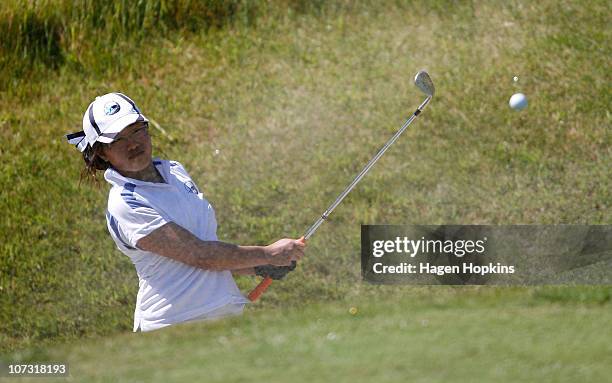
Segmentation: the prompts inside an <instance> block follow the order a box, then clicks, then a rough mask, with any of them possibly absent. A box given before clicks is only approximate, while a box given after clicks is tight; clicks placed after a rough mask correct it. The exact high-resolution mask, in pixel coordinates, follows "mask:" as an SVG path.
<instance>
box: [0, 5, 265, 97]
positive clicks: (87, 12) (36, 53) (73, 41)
mask: <svg viewBox="0 0 612 383" xmlns="http://www.w3.org/2000/svg"><path fill="white" fill-rule="evenodd" d="M256 4H257V3H255V2H250V1H244V0H227V1H223V0H204V1H192V0H178V1H169V0H150V1H147V0H138V1H127V0H122V1H96V0H76V1H72V0H38V1H32V0H7V1H3V2H2V5H0V36H2V38H1V39H0V90H1V89H6V87H7V86H10V81H11V80H15V79H21V78H24V77H25V76H28V75H30V74H32V72H33V71H35V70H37V69H38V70H43V69H45V68H47V69H48V68H51V69H57V68H58V67H60V66H62V65H70V66H73V67H79V66H88V67H93V68H94V69H96V70H98V71H105V70H107V69H108V61H109V60H112V57H113V50H114V49H116V48H117V46H118V45H122V44H127V45H129V46H130V47H131V48H132V49H133V48H135V47H137V46H138V45H139V44H140V43H141V42H142V41H143V40H146V39H150V38H154V37H159V36H164V35H166V34H167V33H168V32H170V31H174V30H181V31H186V32H194V31H198V30H202V29H209V28H219V27H222V26H224V25H226V24H228V23H232V22H234V21H235V20H237V19H240V21H241V22H244V23H246V24H248V23H249V22H250V21H251V20H252V18H253V17H254V12H255V10H256V9H257V5H256Z"/></svg>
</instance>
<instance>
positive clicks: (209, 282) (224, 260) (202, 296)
mask: <svg viewBox="0 0 612 383" xmlns="http://www.w3.org/2000/svg"><path fill="white" fill-rule="evenodd" d="M67 139H68V142H70V143H71V144H73V145H75V146H76V147H77V149H79V151H81V152H82V153H83V158H84V160H85V170H84V174H86V175H87V176H95V174H96V172H97V171H101V170H104V178H105V179H106V181H108V182H109V183H110V184H111V185H112V187H111V189H110V192H109V196H108V208H107V212H106V221H107V226H108V230H109V232H110V235H111V237H112V238H113V240H114V241H115V243H116V245H117V247H118V248H119V250H121V252H122V253H124V254H125V255H127V256H128V257H130V259H131V261H132V263H134V266H135V267H136V272H137V274H138V278H139V290H138V295H137V297H136V309H135V312H134V331H138V330H140V331H151V330H156V329H159V328H162V327H166V326H170V325H173V324H176V323H181V322H186V321H193V320H206V319H213V318H219V317H223V316H228V315H236V314H240V313H242V310H243V309H244V306H245V304H246V303H248V302H249V300H248V299H246V298H245V297H244V296H243V295H242V294H241V293H240V291H239V290H238V288H237V286H236V283H235V282H234V279H233V277H232V273H233V274H253V275H254V274H256V275H261V276H265V277H271V278H273V279H281V278H283V277H284V276H285V275H286V274H287V273H288V272H290V271H291V270H293V269H294V268H295V264H296V261H298V260H300V259H301V258H302V256H303V255H304V242H303V241H299V240H293V239H288V238H285V239H281V240H279V241H277V242H275V243H273V244H271V245H268V246H237V245H233V244H229V243H224V242H220V241H219V240H218V239H217V235H216V230H217V222H216V219H215V212H214V210H213V208H212V206H211V205H210V203H209V202H208V201H207V200H206V198H204V195H203V194H202V193H201V192H200V190H199V189H198V187H197V186H196V183H195V182H194V181H193V180H192V179H191V178H190V176H189V174H188V173H187V171H186V170H185V169H184V167H183V166H182V165H181V164H180V163H178V162H176V161H168V160H162V159H158V158H152V157H151V153H152V144H151V137H150V136H149V134H148V119H147V118H146V117H145V116H144V115H143V114H142V113H141V112H140V110H139V109H138V107H137V106H136V104H135V103H134V102H133V101H132V100H131V99H130V98H129V97H127V96H126V95H124V94H122V93H109V94H105V95H103V96H100V97H97V98H96V99H95V100H94V101H93V102H92V103H91V104H90V105H89V107H88V108H87V110H86V112H85V115H84V116H83V131H81V132H77V133H72V134H69V135H67Z"/></svg>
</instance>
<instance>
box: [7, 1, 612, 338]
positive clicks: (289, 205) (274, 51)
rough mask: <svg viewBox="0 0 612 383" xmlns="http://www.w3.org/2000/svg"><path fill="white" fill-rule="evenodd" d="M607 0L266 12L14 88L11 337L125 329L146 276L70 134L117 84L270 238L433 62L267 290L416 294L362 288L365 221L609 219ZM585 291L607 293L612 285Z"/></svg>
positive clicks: (569, 292) (349, 164) (272, 301)
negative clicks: (399, 134) (330, 211)
mask: <svg viewBox="0 0 612 383" xmlns="http://www.w3.org/2000/svg"><path fill="white" fill-rule="evenodd" d="M605 15H606V12H605V2H590V3H588V4H585V3H573V4H566V5H563V6H558V5H556V3H555V2H544V3H543V4H541V5H522V6H512V7H501V6H482V5H479V6H470V5H447V4H445V3H443V2H440V3H436V4H433V5H431V6H430V8H427V9H423V8H415V7H410V6H405V7H400V6H395V5H393V6H391V5H390V6H388V7H380V8H374V7H369V6H366V5H363V6H356V7H354V8H353V9H350V10H348V11H345V12H338V13H331V14H328V15H327V16H312V15H309V14H303V15H299V14H298V15H293V16H287V17H280V18H278V17H268V18H262V19H261V21H260V24H259V26H258V28H256V29H253V28H250V29H244V28H241V27H240V26H239V25H238V26H236V27H233V28H230V29H228V30H221V31H214V30H213V31H211V32H210V33H209V34H207V35H202V36H193V35H192V36H190V37H188V38H183V37H179V35H172V36H170V37H168V39H167V40H159V39H157V40H155V41H152V42H151V43H150V45H148V46H146V45H145V46H146V49H142V50H138V51H134V50H132V49H129V48H130V47H129V46H127V47H123V46H118V47H116V49H117V50H118V52H119V53H118V54H117V56H116V57H121V58H122V60H124V61H123V62H121V61H120V62H118V63H116V64H117V67H116V69H113V70H112V71H110V72H109V73H108V74H107V75H104V76H103V75H100V74H99V73H98V74H95V75H94V73H96V72H95V71H94V70H91V71H89V70H88V69H87V68H81V70H78V71H77V70H73V69H65V70H63V69H61V68H60V70H59V71H58V72H57V73H56V74H54V75H52V77H51V78H49V79H48V80H46V81H43V82H37V81H34V82H33V83H32V84H31V85H29V86H28V88H27V89H21V90H20V94H21V95H22V97H21V98H15V97H12V98H11V97H8V96H6V95H3V96H2V98H1V99H0V103H1V105H2V108H1V110H2V112H0V113H1V114H0V126H1V127H2V129H1V130H0V135H1V137H2V142H3V145H2V148H0V150H1V153H2V158H3V161H2V163H1V164H0V167H1V172H0V181H1V182H2V183H3V184H4V185H9V187H8V188H6V189H5V188H3V190H2V192H1V193H2V194H1V196H2V199H0V201H1V203H2V212H3V214H6V216H7V218H8V219H7V220H5V221H3V222H2V223H0V239H2V241H1V242H2V245H1V246H2V258H1V259H0V273H1V275H2V280H1V281H0V288H1V291H2V294H1V295H0V300H1V301H0V303H1V305H0V307H2V310H1V311H0V329H1V331H0V342H1V345H2V348H3V349H13V348H16V347H25V346H28V345H34V344H41V342H48V341H49V340H51V341H53V340H55V339H71V338H74V337H78V336H91V335H96V334H108V333H111V332H115V331H118V330H128V329H129V328H130V327H131V325H130V323H131V312H132V307H133V306H132V305H133V300H134V296H135V292H136V288H137V281H136V276H135V273H134V271H133V267H132V266H131V265H130V263H129V261H128V260H127V259H125V258H124V257H122V256H121V255H120V254H119V253H118V251H117V250H116V249H115V248H114V245H113V244H112V242H111V241H110V239H109V238H108V235H107V233H106V228H105V225H104V224H103V223H104V218H103V212H104V206H105V199H106V195H105V194H106V187H105V186H104V185H103V187H102V188H100V189H99V190H97V189H95V188H90V187H87V186H82V187H81V188H79V187H78V185H77V181H76V180H77V178H78V172H79V170H80V166H81V162H80V161H79V159H78V158H77V157H78V156H77V153H76V152H75V151H74V150H72V149H71V148H69V147H68V146H67V145H66V144H65V143H64V142H63V139H62V134H64V133H66V132H69V131H76V130H78V129H80V120H81V117H82V111H83V108H84V107H85V106H86V105H87V103H88V102H89V101H90V100H91V98H92V97H93V96H94V95H96V94H101V93H105V92H108V91H114V90H121V91H124V92H126V93H128V94H130V95H131V96H132V97H133V98H134V99H135V100H137V102H138V104H139V105H140V106H141V108H142V109H143V110H144V111H145V113H146V114H147V115H148V116H149V117H151V118H153V119H155V120H156V121H158V122H159V123H160V124H162V126H164V128H165V129H166V130H167V131H168V132H169V133H170V134H171V135H172V136H173V137H174V138H175V141H174V142H171V141H170V140H169V138H168V137H166V136H165V135H162V134H161V133H158V134H157V136H156V137H155V144H156V145H157V147H158V150H159V153H160V154H161V155H162V156H164V157H170V158H174V159H177V160H179V161H181V162H183V163H184V164H185V165H186V167H187V169H189V170H190V172H191V174H192V176H193V177H194V178H195V179H196V181H198V183H199V186H200V188H201V189H203V190H204V191H205V194H206V195H207V196H208V198H209V200H210V201H211V202H212V203H213V205H214V206H215V208H216V209H217V215H218V220H219V222H220V229H219V234H220V237H221V238H223V239H225V240H227V241H231V242H236V243H266V242H269V241H272V240H274V239H276V238H278V237H280V236H282V235H294V236H298V235H300V233H301V232H302V231H303V230H305V228H306V227H307V226H308V225H309V224H310V223H311V221H312V220H313V219H314V218H315V217H316V216H317V214H320V212H321V210H322V209H323V208H325V207H326V206H327V204H328V203H329V202H330V201H331V200H333V198H334V197H335V195H336V194H337V193H338V192H339V191H340V190H342V188H343V187H344V186H345V185H346V183H347V182H348V181H350V179H351V178H352V176H353V175H354V174H355V173H356V172H357V171H358V170H359V169H360V168H361V166H363V164H364V163H365V162H366V161H367V159H368V158H369V157H370V156H371V155H372V153H374V152H375V151H376V150H377V149H378V148H379V147H380V146H381V145H382V143H383V142H384V141H385V140H386V139H387V137H388V136H390V135H391V134H392V133H393V132H394V131H395V129H397V128H398V127H399V126H400V125H401V123H402V122H403V120H404V119H405V118H406V117H407V116H408V115H409V113H411V111H412V110H413V108H414V107H415V106H416V105H417V104H418V102H419V101H420V99H421V95H420V94H419V93H418V92H417V91H416V90H415V89H414V87H413V86H412V85H411V83H410V82H411V80H410V79H411V76H412V75H413V73H414V72H415V71H416V70H417V69H420V68H422V67H425V68H428V69H429V71H430V73H431V74H432V76H433V78H434V81H435V82H436V85H437V87H438V94H437V96H436V99H435V100H434V102H433V103H432V104H431V106H430V107H429V109H428V110H427V112H426V115H425V118H423V119H422V120H420V121H418V122H417V123H416V124H415V125H414V126H413V128H412V129H411V131H410V132H408V133H407V134H406V135H405V136H404V137H403V138H402V139H401V140H400V141H398V142H397V143H396V145H395V146H394V147H393V149H392V150H390V151H389V153H388V154H387V155H386V156H385V158H384V159H383V160H382V161H381V162H380V163H379V164H378V165H377V166H376V168H375V169H374V171H373V172H372V173H371V174H369V175H368V177H367V178H366V179H364V181H362V184H360V186H359V188H357V189H356V190H355V192H354V193H353V194H351V196H350V197H349V198H348V199H347V201H346V203H345V204H343V206H342V207H341V208H339V209H338V210H337V211H336V212H335V213H334V215H333V217H332V218H333V219H332V222H331V223H330V224H326V226H325V227H324V228H322V229H321V230H320V231H319V232H318V233H317V237H316V238H313V241H312V242H311V244H310V248H309V250H310V251H309V255H310V256H309V257H308V259H307V260H305V261H304V262H303V264H302V265H301V266H300V270H299V272H297V273H294V274H293V275H292V276H291V278H289V279H288V280H287V281H286V282H283V283H282V284H277V285H275V287H274V288H273V289H272V291H271V292H270V293H269V294H268V295H267V296H266V299H265V300H264V301H263V302H262V306H263V307H264V308H266V307H268V308H269V307H271V306H276V305H283V306H288V307H297V306H299V305H300V303H301V302H304V301H306V302H316V301H322V300H334V299H337V298H340V297H343V296H346V295H349V296H351V297H354V296H357V295H360V294H368V293H371V292H372V291H374V292H378V293H381V294H382V293H384V292H386V291H396V290H398V291H402V292H404V293H406V294H409V295H410V294H413V292H412V291H413V290H412V289H410V288H395V287H394V288H388V289H382V290H381V289H376V288H374V287H372V286H368V285H362V284H360V278H359V267H358V259H359V256H358V252H359V241H358V236H359V226H358V224H360V223H398V224H399V223H590V224H597V223H610V222H611V219H610V201H611V198H610V190H611V189H612V188H611V187H610V186H611V185H610V178H609V169H610V167H611V165H612V160H611V155H610V154H611V153H610V150H611V149H610V148H611V145H610V135H609V132H607V131H606V127H609V126H610V115H609V112H607V108H608V107H609V105H610V101H611V100H610V93H609V92H608V91H607V84H609V83H610V74H609V70H607V67H608V64H607V62H608V58H609V56H610V49H609V45H608V44H606V41H609V40H610V36H609V35H610V32H609V28H606V25H607V24H608V21H609V20H607V17H606V16H605ZM515 74H516V75H518V76H519V77H520V80H519V82H518V83H516V84H515V83H513V82H512V81H511V78H512V76H514V75H515ZM516 91H522V92H524V93H526V94H527V95H528V97H529V100H530V106H529V108H528V109H527V110H526V111H524V112H522V113H520V114H519V113H516V112H513V111H511V110H509V108H507V106H506V105H507V104H506V103H507V99H508V97H509V96H510V95H511V94H512V93H514V92H516ZM5 143H6V144H5ZM216 149H218V150H219V154H218V155H215V150H216ZM240 285H241V286H242V287H243V288H244V289H248V288H250V287H252V286H253V282H252V281H250V280H248V279H242V280H241V281H240ZM479 291H488V290H479ZM492 291H496V290H492ZM530 291H532V290H529V289H524V290H519V293H517V294H519V295H520V294H521V292H522V294H525V295H529V294H530ZM544 291H546V290H544ZM576 291H578V293H575V292H576ZM589 291H590V290H589ZM430 294H431V295H432V296H435V295H436V294H437V291H436V290H435V289H434V290H431V292H430ZM580 294H581V290H580V289H566V290H562V292H561V293H559V294H557V295H560V296H561V300H565V299H566V297H567V300H569V301H573V300H575V299H578V298H575V297H576V296H581V295H580ZM589 294H594V295H593V296H595V297H596V298H595V300H596V301H598V302H604V303H605V302H608V301H609V297H610V288H609V287H603V288H600V289H599V290H597V291H596V292H595V293H588V294H587V295H588V296H591V295H589ZM557 295H555V294H553V297H554V296H557ZM369 296H371V295H369ZM544 296H545V297H547V296H548V295H546V294H545V295H544ZM476 297H478V294H476ZM602 297H603V298H602ZM475 299H476V301H477V300H478V299H477V298H475ZM483 299H484V298H483ZM551 299H555V298H551ZM545 300H546V299H545ZM502 306H503V305H502ZM321 307H322V308H321V310H322V312H325V311H326V310H327V309H326V308H325V307H333V304H332V306H321ZM605 307H607V308H609V306H607V304H606V306H605ZM458 310H460V311H461V310H462V309H460V308H458ZM561 310H562V312H563V313H564V314H565V313H567V312H572V311H574V309H573V306H570V308H569V309H563V308H561ZM563 310H565V311H563ZM608 311H609V310H608ZM461 312H463V311H461ZM496 312H499V310H498V309H496ZM261 315H265V314H261ZM287 315H295V314H287ZM439 315H441V317H440V318H442V317H443V316H444V312H443V311H442V312H441V313H440V314H439ZM491 315H493V313H491ZM526 315H528V314H526ZM534 315H535V314H534ZM576 315H577V314H576ZM544 317H545V318H551V321H549V322H550V323H554V321H553V320H552V318H553V317H549V316H546V315H544ZM16 318H18V319H16ZM606 318H607V320H609V317H605V316H604V317H602V318H601V320H605V319H606ZM307 319H312V318H307ZM568 320H571V319H568ZM470 323H471V322H470ZM589 323H590V322H589ZM593 323H595V322H593ZM221 326H222V325H221ZM279 326H282V325H281V324H279ZM474 326H475V327H476V328H482V327H483V326H486V322H483V323H479V324H475V325H474ZM589 326H590V325H589ZM221 328H222V329H223V326H222V327H221ZM586 328H587V330H585V331H588V328H589V327H588V326H587V327H586ZM222 329H221V330H219V331H221V332H222V331H223V330H222Z"/></svg>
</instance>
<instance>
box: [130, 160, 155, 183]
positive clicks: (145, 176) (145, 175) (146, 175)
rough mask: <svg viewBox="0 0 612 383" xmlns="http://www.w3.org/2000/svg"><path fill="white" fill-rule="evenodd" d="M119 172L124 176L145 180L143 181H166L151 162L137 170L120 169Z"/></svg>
mask: <svg viewBox="0 0 612 383" xmlns="http://www.w3.org/2000/svg"><path fill="white" fill-rule="evenodd" d="M119 173H121V175H122V176H124V177H128V178H133V179H135V180H140V181H145V182H158V183H165V182H166V181H165V180H164V178H163V177H162V176H161V174H159V171H158V170H157V168H156V167H155V165H153V162H150V163H149V166H147V167H146V168H144V169H142V170H139V171H137V172H130V171H121V172H119Z"/></svg>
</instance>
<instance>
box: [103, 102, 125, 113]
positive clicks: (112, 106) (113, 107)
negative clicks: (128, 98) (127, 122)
mask: <svg viewBox="0 0 612 383" xmlns="http://www.w3.org/2000/svg"><path fill="white" fill-rule="evenodd" d="M120 109H121V107H120V106H119V104H117V102H115V101H111V102H109V103H107V104H106V105H104V114H106V115H107V116H112V115H113V114H115V113H117V112H118V111H119V110H120Z"/></svg>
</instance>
